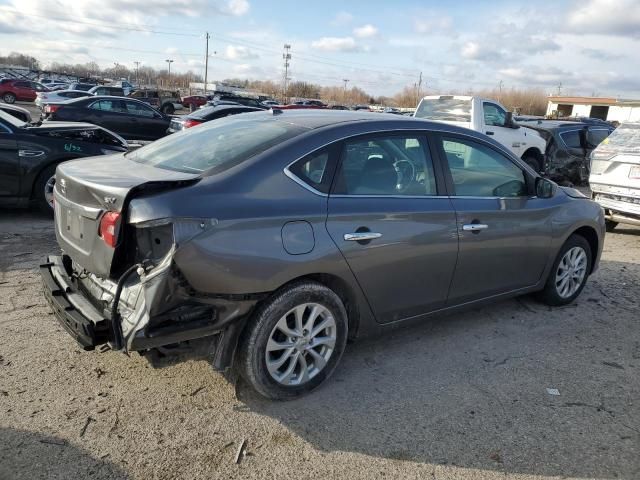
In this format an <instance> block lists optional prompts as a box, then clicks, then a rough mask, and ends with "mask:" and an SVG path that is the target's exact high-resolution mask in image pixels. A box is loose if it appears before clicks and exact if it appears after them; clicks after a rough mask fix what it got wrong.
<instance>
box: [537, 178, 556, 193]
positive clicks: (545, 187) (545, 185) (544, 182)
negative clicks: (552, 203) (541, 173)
mask: <svg viewBox="0 0 640 480" xmlns="http://www.w3.org/2000/svg"><path fill="white" fill-rule="evenodd" d="M557 189H558V185H556V184H555V183H554V182H552V181H551V180H548V179H546V178H542V177H536V197H538V198H551V197H553V196H554V195H555V194H556V190H557Z"/></svg>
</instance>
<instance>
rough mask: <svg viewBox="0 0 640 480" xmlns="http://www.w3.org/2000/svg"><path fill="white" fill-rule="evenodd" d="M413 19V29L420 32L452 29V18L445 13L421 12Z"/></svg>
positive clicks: (432, 32) (437, 31)
mask: <svg viewBox="0 0 640 480" xmlns="http://www.w3.org/2000/svg"><path fill="white" fill-rule="evenodd" d="M418 16H419V17H420V18H417V19H415V20H414V21H413V29H414V31H415V32H416V33H420V34H427V33H429V34H434V33H444V32H448V31H450V30H452V27H453V20H452V19H451V17H449V16H447V15H441V14H435V13H433V12H423V13H421V14H419V15H418Z"/></svg>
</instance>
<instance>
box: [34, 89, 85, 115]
mask: <svg viewBox="0 0 640 480" xmlns="http://www.w3.org/2000/svg"><path fill="white" fill-rule="evenodd" d="M89 96H91V94H90V93H89V92H87V91H84V90H56V91H52V92H38V93H37V96H36V101H35V104H36V106H37V107H38V108H40V109H41V110H42V109H43V108H44V106H45V105H46V104H48V103H60V102H66V101H67V100H71V99H73V98H81V97H89Z"/></svg>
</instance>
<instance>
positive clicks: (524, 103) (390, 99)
mask: <svg viewBox="0 0 640 480" xmlns="http://www.w3.org/2000/svg"><path fill="white" fill-rule="evenodd" d="M0 64H7V65H16V66H22V67H27V68H31V69H33V70H41V69H42V64H41V63H40V61H39V60H38V59H37V58H35V57H33V56H30V55H25V54H22V53H17V52H11V53H10V54H9V55H6V56H3V55H0ZM48 70H49V71H52V72H57V73H65V74H69V75H74V76H78V77H94V78H110V79H113V80H118V79H121V78H125V79H128V80H129V81H133V82H136V83H138V84H140V85H158V86H162V87H165V88H178V89H180V90H182V91H183V92H187V91H188V90H189V84H190V83H191V82H197V83H202V82H203V78H202V75H200V74H197V73H194V72H192V71H188V72H182V73H177V72H176V73H174V72H172V73H171V75H169V72H168V70H167V69H155V68H153V67H148V66H140V67H139V68H135V67H133V68H132V67H128V66H126V65H122V64H119V63H117V62H114V64H113V67H108V68H102V67H100V65H98V64H97V63H96V62H87V63H82V64H80V63H78V64H67V63H58V62H53V63H52V64H51V65H50V66H49V68H48ZM223 83H225V84H227V85H233V86H237V87H241V88H245V89H247V90H249V91H252V92H256V93H262V94H265V95H269V96H270V97H272V98H275V99H278V100H280V101H282V100H283V99H285V97H286V99H292V98H308V99H319V100H322V101H324V102H326V103H329V104H332V105H333V104H344V105H360V104H369V105H384V106H389V107H405V108H406V107H408V108H414V107H416V106H417V104H418V102H419V101H420V98H421V97H422V96H423V95H429V94H434V93H436V92H433V91H424V90H423V91H418V89H417V88H416V87H415V86H406V87H404V88H403V89H402V90H401V91H400V92H398V93H396V94H395V95H392V96H373V95H370V94H369V93H367V92H366V91H365V90H363V89H361V88H359V87H357V86H351V87H349V88H345V87H342V86H324V85H319V84H316V83H311V82H305V81H295V82H290V83H289V84H288V85H287V89H286V92H285V90H284V85H283V84H282V82H274V81H272V80H250V79H239V78H228V79H226V80H223ZM442 93H448V94H449V93H451V94H458V95H479V96H483V97H487V98H492V99H495V100H498V101H499V102H500V103H502V104H503V105H504V106H505V107H507V109H509V110H512V111H517V112H518V113H520V114H527V115H544V113H545V112H546V109H547V96H546V94H545V92H544V91H543V90H542V89H540V88H523V89H515V88H512V89H509V90H507V89H497V88H496V89H484V90H477V91H476V90H473V89H468V90H466V91H459V90H454V91H447V92H442Z"/></svg>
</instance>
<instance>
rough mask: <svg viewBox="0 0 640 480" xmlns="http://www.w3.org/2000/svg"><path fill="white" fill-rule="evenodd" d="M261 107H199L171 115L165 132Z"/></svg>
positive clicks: (254, 110)
mask: <svg viewBox="0 0 640 480" xmlns="http://www.w3.org/2000/svg"><path fill="white" fill-rule="evenodd" d="M260 111H262V109H260V108H253V107H245V106H244V105H219V106H217V107H206V108H201V109H199V110H197V111H195V112H193V113H190V114H189V115H183V116H181V117H173V118H172V119H171V123H170V124H169V129H168V130H167V133H175V132H179V131H180V130H184V129H185V128H191V127H195V126H196V125H200V124H202V123H205V122H210V121H211V120H215V119H217V118H222V117H228V116H230V115H238V114H239V113H249V112H260Z"/></svg>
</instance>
